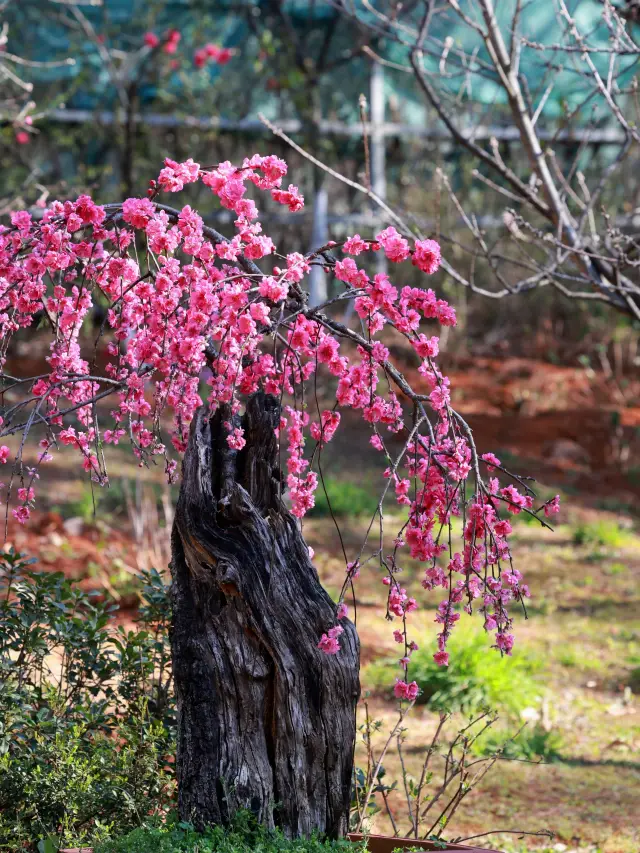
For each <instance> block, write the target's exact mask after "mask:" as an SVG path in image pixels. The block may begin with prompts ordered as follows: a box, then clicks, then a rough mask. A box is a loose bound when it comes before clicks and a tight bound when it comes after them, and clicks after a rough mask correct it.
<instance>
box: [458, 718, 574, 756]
mask: <svg viewBox="0 0 640 853" xmlns="http://www.w3.org/2000/svg"><path fill="white" fill-rule="evenodd" d="M563 746H564V742H563V739H562V735H561V734H560V732H558V731H557V730H556V729H550V730H547V729H545V728H544V727H543V726H541V725H540V724H539V723H536V724H535V725H534V726H525V727H524V728H523V729H521V730H520V731H519V732H518V733H516V734H515V735H511V736H510V735H509V734H508V733H505V732H504V731H500V729H496V730H493V729H489V731H487V733H486V734H484V735H482V736H481V737H480V738H478V740H477V742H476V743H475V744H474V752H476V753H477V754H478V755H493V754H495V753H496V752H500V754H501V755H502V757H503V758H507V759H511V760H523V759H525V760H527V761H536V760H537V759H541V760H543V761H546V762H549V761H557V760H558V759H559V758H560V757H561V753H562V749H563Z"/></svg>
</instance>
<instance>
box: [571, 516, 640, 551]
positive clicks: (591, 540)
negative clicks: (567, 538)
mask: <svg viewBox="0 0 640 853" xmlns="http://www.w3.org/2000/svg"><path fill="white" fill-rule="evenodd" d="M634 539H635V537H634V536H633V534H632V533H630V532H629V531H628V530H625V529H623V528H622V527H620V525H619V524H617V523H616V522H615V521H608V520H606V519H599V520H598V521H591V522H588V523H586V522H585V523H582V524H578V525H576V527H575V528H574V530H573V535H572V540H573V544H574V545H590V546H600V547H604V548H610V549H614V550H615V549H617V548H624V547H625V546H627V545H630V544H631V543H632V542H633V541H634Z"/></svg>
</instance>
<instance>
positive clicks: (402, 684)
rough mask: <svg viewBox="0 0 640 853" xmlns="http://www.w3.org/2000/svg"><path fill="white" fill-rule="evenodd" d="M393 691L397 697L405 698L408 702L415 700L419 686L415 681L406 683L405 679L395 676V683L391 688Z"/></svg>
mask: <svg viewBox="0 0 640 853" xmlns="http://www.w3.org/2000/svg"><path fill="white" fill-rule="evenodd" d="M393 692H394V695H395V696H396V698H397V699H407V700H408V701H409V702H415V700H416V699H417V698H418V693H419V692H420V688H419V687H418V685H417V683H416V682H415V681H412V682H411V683H410V684H407V682H406V681H401V680H400V679H399V678H396V684H395V687H394V688H393Z"/></svg>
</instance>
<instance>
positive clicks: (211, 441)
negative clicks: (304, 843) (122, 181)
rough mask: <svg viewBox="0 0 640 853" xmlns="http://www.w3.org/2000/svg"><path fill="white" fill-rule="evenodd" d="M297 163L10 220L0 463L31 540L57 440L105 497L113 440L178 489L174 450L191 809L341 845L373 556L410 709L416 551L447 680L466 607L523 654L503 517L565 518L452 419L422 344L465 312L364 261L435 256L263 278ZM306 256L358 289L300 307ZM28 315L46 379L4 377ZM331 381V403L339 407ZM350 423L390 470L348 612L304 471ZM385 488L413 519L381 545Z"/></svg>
mask: <svg viewBox="0 0 640 853" xmlns="http://www.w3.org/2000/svg"><path fill="white" fill-rule="evenodd" d="M286 171H287V167H286V164H285V163H284V162H283V161H282V160H280V159H278V158H277V157H273V156H268V157H261V156H258V155H255V156H254V157H252V158H251V159H248V160H245V162H244V163H243V164H242V166H240V167H236V166H234V165H232V164H231V163H228V162H225V163H221V164H219V165H218V166H217V167H215V168H201V167H200V166H199V164H197V163H194V162H193V161H192V160H188V161H186V162H185V163H176V162H173V161H171V160H167V161H165V167H164V168H163V169H162V171H161V172H160V175H159V178H158V180H157V182H156V181H153V182H152V183H151V188H150V190H149V193H148V197H146V198H129V199H127V200H126V201H124V203H122V204H107V205H104V206H99V205H97V204H95V203H94V202H93V200H92V199H91V198H90V197H89V196H86V195H83V196H81V197H80V198H78V199H77V200H76V201H74V202H72V201H67V202H65V203H60V202H55V203H53V204H52V205H51V207H49V208H48V209H47V210H46V211H45V212H44V213H43V215H42V217H41V219H39V220H37V221H36V220H34V219H33V218H32V217H31V216H30V215H29V213H27V212H24V211H23V212H17V213H13V214H12V215H11V225H10V226H2V227H1V229H0V312H1V313H0V358H1V359H2V361H1V364H0V369H1V371H2V372H1V374H0V377H1V381H2V392H1V395H2V396H1V399H2V408H1V414H2V418H1V419H0V438H4V439H5V441H7V440H9V441H10V439H9V437H11V436H12V437H15V438H14V440H15V441H16V442H17V444H16V445H14V447H13V449H10V447H9V445H7V444H2V446H1V447H0V461H1V462H2V463H4V464H5V465H6V466H7V468H11V469H12V470H11V473H10V476H9V480H8V486H7V489H6V492H7V493H6V501H7V511H9V508H10V511H11V512H12V513H13V516H14V517H15V518H16V519H17V520H18V521H19V522H21V523H26V522H27V521H28V519H29V515H30V512H31V509H32V507H33V506H34V502H35V501H36V498H37V481H38V475H39V471H40V468H41V466H42V465H46V464H47V462H49V461H50V460H51V458H52V456H53V454H54V453H56V452H57V451H58V449H59V447H60V445H66V446H67V447H68V448H70V449H71V450H72V451H73V452H75V453H76V454H77V457H78V460H79V463H80V464H82V466H83V468H84V470H85V471H86V472H87V473H88V475H90V477H91V478H92V480H93V481H94V482H95V483H97V484H99V485H106V484H107V483H108V475H107V468H106V456H107V455H108V454H107V451H108V449H109V445H112V444H118V443H119V442H123V441H128V442H129V443H130V445H131V448H132V450H133V452H134V454H135V455H136V457H137V459H138V460H139V463H140V464H141V465H147V464H151V463H154V462H157V461H158V460H162V461H163V464H164V466H165V469H166V474H167V477H168V478H169V480H173V479H175V477H176V474H177V457H179V456H180V455H182V454H184V458H183V474H182V484H181V491H180V497H179V501H178V506H177V510H176V520H175V526H174V531H173V540H172V550H173V560H172V573H173V607H174V612H173V638H172V643H173V656H174V673H175V685H176V692H177V698H178V713H179V738H178V780H179V805H180V811H181V814H182V817H183V818H184V819H185V820H191V821H194V822H195V823H196V824H197V825H203V824H206V823H208V822H218V821H221V820H225V819H226V818H227V816H228V815H229V814H231V813H233V811H235V810H236V809H237V808H238V807H241V806H245V807H249V808H251V809H253V811H254V812H256V814H257V815H258V816H259V818H260V819H261V820H262V821H263V822H265V823H266V824H268V825H273V824H274V823H276V824H278V825H280V826H282V827H283V828H284V829H285V831H286V832H287V833H289V834H292V835H297V834H306V833H309V832H311V831H312V830H314V829H315V830H319V831H325V832H328V833H330V834H334V835H335V834H340V833H343V832H344V831H345V830H346V823H347V815H348V810H349V802H350V782H351V770H352V753H353V746H354V739H355V714H354V711H355V704H356V701H357V698H358V693H359V682H358V666H359V663H358V656H359V649H358V640H357V635H356V631H355V627H354V625H353V624H352V622H351V621H350V620H349V619H348V593H349V591H350V590H351V589H352V587H353V584H354V583H355V582H356V580H357V578H358V575H359V572H360V568H361V566H362V564H363V562H364V561H365V560H367V561H372V560H376V561H377V562H378V563H379V565H380V568H381V582H382V583H383V584H385V585H386V589H387V615H388V617H389V618H390V619H393V620H395V622H396V624H397V625H399V627H397V628H396V629H395V631H394V637H395V639H396V641H397V642H398V644H399V647H400V648H401V650H402V654H401V660H400V667H401V669H400V673H401V676H400V677H399V678H398V680H397V682H396V686H395V694H396V696H397V697H398V698H399V699H400V700H409V701H411V700H413V699H415V697H416V695H417V692H418V687H417V684H416V683H415V682H414V681H410V679H409V675H408V673H409V671H410V661H411V655H412V652H413V651H414V650H415V649H416V648H417V645H416V643H415V642H414V641H413V639H412V638H411V631H410V614H411V613H412V612H413V611H415V610H416V609H417V607H418V602H417V601H416V600H415V599H414V598H410V597H409V596H408V595H407V592H406V590H405V589H404V588H403V586H402V584H401V574H400V573H401V571H402V565H403V562H404V561H405V559H406V558H407V557H411V558H413V559H416V560H419V561H421V562H422V563H423V565H424V578H423V581H422V585H423V587H424V588H425V589H426V590H433V589H434V588H436V587H440V588H441V589H442V590H443V599H442V601H441V603H440V604H439V606H438V609H437V613H436V622H437V623H438V625H439V633H438V635H437V639H436V640H435V643H434V657H435V660H436V661H437V662H438V663H439V664H441V665H444V666H446V665H447V663H448V652H447V641H448V639H449V636H450V635H451V632H452V631H453V630H454V628H455V624H456V622H457V621H458V619H459V618H460V613H459V612H458V611H459V610H460V609H463V610H466V611H467V612H469V613H471V612H472V610H474V609H475V610H476V611H477V612H478V613H479V615H480V618H481V619H482V621H483V624H484V627H485V629H486V631H487V633H488V635H489V637H490V640H489V642H488V646H489V645H493V646H494V647H495V649H496V650H497V652H498V653H506V654H509V653H510V652H511V648H512V645H513V634H512V631H511V628H512V616H511V612H510V608H511V605H512V604H517V603H523V602H524V599H525V598H526V597H527V595H528V590H527V587H526V585H525V584H524V583H523V582H522V578H521V575H520V573H519V572H518V571H517V570H516V569H514V568H513V566H512V563H511V552H510V549H509V545H508V535H509V533H510V531H511V526H510V524H509V521H508V520H507V518H508V514H509V513H515V514H517V513H520V512H526V513H530V514H533V515H535V516H536V517H537V518H539V520H540V521H541V523H543V524H544V523H545V522H544V515H548V514H550V513H552V512H554V511H555V510H556V509H557V506H558V501H557V498H556V499H554V501H551V502H548V503H547V504H545V505H543V506H541V507H535V506H534V495H533V493H532V492H531V490H530V488H529V486H528V485H527V484H526V482H525V481H524V480H523V479H521V478H519V477H517V476H514V475H511V474H509V472H508V471H506V470H505V469H504V468H503V467H502V466H501V465H500V462H499V460H498V459H497V458H496V457H495V456H493V455H492V454H490V453H486V454H484V455H483V456H479V455H478V453H477V452H476V449H475V447H474V443H473V439H472V434H471V431H470V429H469V427H468V426H467V424H466V423H465V421H464V420H463V418H462V417H461V416H460V415H459V414H458V413H457V412H455V411H454V409H452V407H451V404H450V392H449V381H448V379H447V378H446V377H445V376H443V375H442V373H441V371H440V370H439V368H438V365H437V356H438V337H437V335H436V334H432V333H428V332H427V331H426V329H427V328H429V327H430V328H431V332H433V330H434V327H436V326H437V325H438V324H439V325H453V324H454V323H455V321H456V317H455V312H454V310H453V308H452V307H451V306H450V305H448V304H447V303H446V302H445V301H444V300H442V299H439V298H438V297H437V296H436V294H435V293H434V291H433V290H431V289H420V288H412V287H403V288H400V289H399V288H398V287H396V286H395V285H394V284H392V282H391V281H390V279H389V278H388V277H387V275H384V274H378V275H376V276H375V277H373V278H371V277H370V276H369V275H368V274H367V273H366V272H365V270H364V269H361V268H359V267H358V264H357V263H356V260H355V258H356V257H358V256H359V255H363V254H365V253H368V252H384V253H385V254H386V256H387V258H388V259H389V260H390V261H392V262H394V263H397V264H399V265H400V266H399V267H398V270H399V273H400V275H401V274H402V266H401V265H402V264H403V263H407V262H410V263H412V264H413V265H414V266H416V267H418V268H419V269H420V270H421V271H423V272H424V273H425V274H426V275H432V274H434V273H435V272H436V271H437V269H438V267H439V264H440V249H439V246H438V244H437V243H436V242H435V241H433V240H430V239H425V240H417V241H415V242H413V243H412V244H410V243H409V242H408V241H407V240H406V239H405V238H404V237H402V236H401V235H399V234H398V233H397V232H396V231H395V229H394V228H393V227H389V228H386V229H385V230H383V231H381V232H380V233H379V234H377V235H375V237H372V238H371V239H362V238H361V237H360V236H359V235H355V236H353V237H351V238H350V239H348V240H347V241H346V242H344V243H343V244H342V245H336V244H335V243H331V244H328V245H326V246H323V247H319V248H318V249H317V250H316V251H314V252H310V253H308V254H306V255H303V254H300V253H296V252H294V253H291V254H289V255H287V256H286V257H284V258H281V259H280V258H279V259H278V265H277V266H273V264H272V263H270V262H268V261H266V260H262V263H263V265H264V267H265V268H264V269H261V268H260V267H259V266H258V265H257V264H256V261H259V260H260V259H266V258H267V257H268V256H269V255H272V254H274V253H275V247H274V245H273V243H272V241H271V239H270V238H269V237H268V236H266V235H264V234H263V233H262V231H261V226H260V223H259V221H258V209H257V207H256V204H255V202H254V201H253V200H252V199H251V198H250V196H249V194H248V192H247V191H248V189H250V188H251V185H253V187H254V188H255V189H256V190H258V191H261V192H264V193H269V194H270V196H271V198H272V199H274V200H275V201H276V202H279V203H281V204H284V205H286V206H287V207H288V208H289V210H291V211H296V210H298V209H299V208H301V207H302V205H303V199H302V197H301V196H300V194H299V192H298V190H297V188H296V187H295V186H292V185H289V187H288V188H287V189H284V188H283V186H282V181H283V178H284V176H285V174H286ZM197 181H200V182H202V183H203V184H205V185H206V186H208V187H210V189H211V191H212V192H213V193H214V194H215V195H216V196H217V197H218V199H219V201H220V203H221V204H222V206H223V207H225V208H228V209H229V210H232V211H233V212H234V213H235V215H236V217H237V218H236V220H235V234H234V236H233V237H232V238H230V239H227V238H225V237H223V236H222V235H220V234H219V233H217V232H216V231H214V230H213V229H212V228H208V227H206V226H205V225H204V224H203V221H202V218H201V217H200V216H199V215H198V214H197V213H196V212H195V211H194V210H192V209H191V207H190V206H188V205H187V206H184V207H182V208H181V209H175V208H173V207H170V206H167V205H165V204H162V203H160V201H159V199H160V198H161V197H162V195H163V194H166V193H176V192H179V191H181V190H182V189H183V188H184V186H185V185H186V184H191V183H195V182H197ZM314 264H322V265H323V266H325V267H327V268H329V269H330V270H331V271H332V272H333V274H334V276H335V278H336V279H337V280H338V281H339V282H340V283H341V288H342V290H341V293H340V295H338V296H337V297H334V298H333V299H331V300H330V301H328V302H326V303H325V304H324V305H321V306H316V307H310V306H309V304H308V300H307V296H306V293H305V289H304V282H305V279H306V277H307V275H308V273H309V272H310V269H311V267H312V265H314ZM346 299H355V307H356V311H357V314H358V317H359V318H360V330H359V331H354V330H353V329H351V328H348V327H347V326H345V325H343V324H341V323H340V322H338V321H337V320H336V319H334V317H333V316H332V311H333V307H334V304H337V303H339V302H340V300H346ZM97 303H100V304H102V305H104V306H105V307H106V312H105V320H104V323H103V326H102V328H101V329H100V330H99V332H98V334H97V335H96V333H95V330H91V328H90V324H89V317H90V311H91V308H92V306H93V305H94V304H97ZM36 322H40V323H42V324H44V326H45V328H46V330H47V331H46V334H48V336H49V338H50V346H49V354H48V356H47V358H46V361H47V367H46V369H45V370H44V371H43V372H42V373H41V374H39V375H37V376H23V375H17V376H13V375H9V374H8V373H7V372H6V365H7V356H8V355H9V354H10V346H11V342H12V340H13V339H14V338H15V337H16V336H20V335H24V334H26V332H25V331H24V330H27V329H29V328H30V327H33V326H34V325H35V324H36ZM89 332H91V334H89ZM394 335H395V336H400V337H401V338H403V339H404V340H405V341H406V342H408V345H409V346H410V347H411V348H412V349H413V351H414V352H415V354H416V355H417V356H418V358H419V360H420V366H419V368H418V370H419V374H420V383H421V384H420V388H419V389H416V388H414V387H412V385H411V384H410V382H409V381H407V379H406V378H405V377H404V376H403V374H402V372H401V370H400V369H399V366H398V365H397V364H395V363H394V361H393V360H392V359H391V356H390V351H389V348H388V346H387V343H389V342H390V339H391V337H392V336H394ZM385 342H386V343H385ZM320 375H322V376H323V382H324V383H325V385H326V384H327V383H328V384H329V387H330V388H333V391H331V397H332V400H331V401H330V402H329V403H327V404H326V407H325V404H324V403H323V404H321V402H320V397H319V391H318V386H317V378H318V377H319V376H320ZM326 396H327V395H326V392H325V394H324V397H323V399H324V400H326ZM347 409H351V410H353V411H354V412H356V413H358V414H359V415H360V416H361V418H362V433H363V439H364V438H365V437H366V436H367V435H368V436H369V441H370V442H371V444H372V445H373V447H374V448H375V450H376V451H377V452H378V453H379V455H380V459H381V471H383V477H382V483H383V487H382V489H381V498H380V503H379V505H378V510H377V512H376V515H375V517H374V519H373V521H376V527H377V533H376V542H375V544H372V545H369V544H368V539H369V535H367V537H366V538H365V541H364V542H363V543H362V546H361V548H360V549H359V551H358V552H357V553H354V554H351V555H345V579H344V585H343V588H342V591H341V593H340V596H339V600H338V601H337V602H333V601H332V600H331V599H330V598H329V596H328V595H327V593H326V592H325V591H324V590H323V589H322V587H321V586H320V583H319V580H318V576H317V572H316V570H315V569H314V566H313V563H312V559H313V555H312V553H311V552H310V550H309V548H308V547H307V546H306V545H305V542H304V539H303V536H302V532H301V526H300V521H299V520H300V519H301V518H302V517H303V516H304V515H305V513H306V512H307V510H308V509H309V508H310V507H312V506H313V503H314V491H315V490H316V487H317V483H318V478H317V474H316V473H315V471H314V468H315V467H316V463H317V462H318V460H319V459H320V456H321V454H322V450H323V448H324V447H325V445H326V444H327V443H328V442H329V441H331V440H332V438H333V436H334V435H335V433H336V430H338V429H339V428H340V421H341V412H344V411H345V410H347ZM36 428H39V435H41V436H42V433H43V432H44V436H43V437H41V438H40V440H39V449H38V451H37V460H36V462H35V464H34V465H32V466H31V467H29V466H28V465H27V464H26V461H25V458H23V457H24V454H25V450H26V448H28V446H29V443H30V440H37V438H38V436H36V435H35V431H36ZM307 449H308V450H309V452H306V451H307ZM284 460H286V461H284ZM281 461H284V467H285V468H286V474H282V473H281ZM483 466H484V469H485V470H482V469H483ZM496 472H499V474H496ZM494 474H495V476H491V475H494ZM483 475H488V478H487V477H486V476H483ZM500 475H501V476H502V478H503V480H502V482H501V481H500V479H499V476H500ZM387 493H389V497H392V496H393V495H394V494H395V500H396V501H397V503H398V504H399V505H400V507H401V508H402V509H403V511H404V513H405V514H404V517H403V522H402V524H401V526H400V528H399V529H398V530H395V531H393V533H392V535H391V538H390V539H389V538H387V537H386V533H385V531H384V526H383V522H384V518H385V511H384V505H383V499H384V498H385V495H387ZM286 495H288V497H287V500H288V502H289V506H290V509H288V508H287V505H285V502H284V501H285V497H286ZM396 517H397V516H396ZM456 518H460V519H461V520H462V531H463V533H462V537H461V541H460V542H459V543H457V542H456V536H455V533H454V528H453V522H454V519H456ZM372 529H373V522H372V525H371V526H370V528H369V530H370V531H371V530H372Z"/></svg>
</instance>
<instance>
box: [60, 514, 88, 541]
mask: <svg viewBox="0 0 640 853" xmlns="http://www.w3.org/2000/svg"><path fill="white" fill-rule="evenodd" d="M62 526H63V528H64V532H65V533H66V534H67V535H69V536H82V531H83V530H84V521H83V520H82V519H81V518H80V516H74V517H73V518H67V519H66V521H65V522H64V524H63V525H62Z"/></svg>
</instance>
